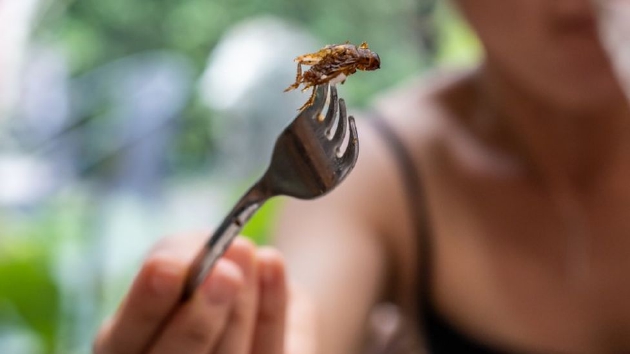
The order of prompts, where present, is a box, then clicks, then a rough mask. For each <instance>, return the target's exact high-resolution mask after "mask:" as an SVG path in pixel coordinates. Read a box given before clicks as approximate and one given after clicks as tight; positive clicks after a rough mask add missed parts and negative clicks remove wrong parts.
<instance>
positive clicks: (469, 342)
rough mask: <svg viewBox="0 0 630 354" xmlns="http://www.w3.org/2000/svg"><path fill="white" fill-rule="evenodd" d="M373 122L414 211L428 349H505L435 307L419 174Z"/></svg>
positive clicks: (493, 352) (492, 352)
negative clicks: (470, 332)
mask: <svg viewBox="0 0 630 354" xmlns="http://www.w3.org/2000/svg"><path fill="white" fill-rule="evenodd" d="M372 122H373V125H374V126H375V127H376V130H377V132H378V133H379V134H380V135H381V136H382V138H383V139H384V141H385V142H386V143H387V145H388V147H389V149H390V150H391V152H392V154H393V156H394V157H395V159H396V161H397V164H398V166H399V168H400V172H401V177H402V178H403V183H404V186H405V190H406V192H407V195H408V201H407V202H408V205H409V208H411V210H413V211H414V212H413V213H412V215H413V223H414V225H413V226H414V230H417V231H416V232H417V237H418V245H419V248H420V249H419V253H418V256H419V262H420V264H419V265H420V274H419V276H420V277H421V278H420V281H419V282H418V284H419V289H418V298H419V299H418V301H419V306H418V309H419V313H418V318H419V324H420V327H421V328H422V329H423V333H422V336H423V337H424V342H425V343H426V346H427V350H428V352H429V353H433V354H442V353H447V354H454V353H469V354H477V353H479V354H480V353H486V354H500V353H508V352H507V351H505V350H500V349H498V348H493V347H492V346H490V345H488V344H485V343H482V342H481V341H478V340H475V338H472V337H470V336H468V335H467V334H465V333H462V332H461V331H459V330H458V329H457V328H455V327H454V326H453V325H452V324H450V323H449V322H448V321H447V320H446V319H445V318H444V317H443V316H442V315H441V314H440V313H439V312H438V311H436V308H435V306H434V302H433V301H432V299H431V284H432V281H431V277H432V270H431V269H432V262H431V260H432V252H431V250H432V247H431V232H430V218H429V212H428V209H427V203H426V195H425V191H424V188H423V186H424V184H423V182H422V176H421V175H419V174H418V173H417V169H416V166H415V164H414V162H413V159H412V158H411V155H410V154H409V151H407V149H406V148H405V145H404V143H403V142H402V140H401V139H400V137H399V136H398V135H397V134H396V132H395V131H394V130H393V129H392V128H391V127H390V126H389V125H388V124H387V123H386V121H385V120H384V119H383V118H382V117H380V116H379V115H376V114H373V119H372Z"/></svg>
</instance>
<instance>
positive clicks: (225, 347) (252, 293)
mask: <svg viewBox="0 0 630 354" xmlns="http://www.w3.org/2000/svg"><path fill="white" fill-rule="evenodd" d="M225 258H226V259H229V260H231V261H233V262H234V263H235V264H236V265H238V267H239V268H240V269H241V271H242V272H243V276H244V285H243V289H242V290H241V291H240V292H239V293H238V296H237V297H236V299H235V302H234V306H233V307H232V312H231V313H230V317H229V320H228V325H227V327H226V330H225V332H224V333H223V336H222V337H221V341H220V343H219V345H218V347H217V350H216V351H215V353H216V354H249V353H250V350H251V338H252V333H253V330H254V323H255V319H256V310H257V308H258V276H257V271H256V246H255V245H254V244H253V243H252V242H251V241H249V240H247V239H245V238H237V239H236V240H234V242H233V243H232V246H231V247H230V249H229V250H228V251H227V253H226V254H225Z"/></svg>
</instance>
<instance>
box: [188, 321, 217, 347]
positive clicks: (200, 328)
mask: <svg viewBox="0 0 630 354" xmlns="http://www.w3.org/2000/svg"><path fill="white" fill-rule="evenodd" d="M215 333H216V331H215V330H214V329H213V328H212V326H208V325H207V324H205V325H204V324H202V323H197V324H195V323H191V325H190V326H188V327H187V328H186V330H184V332H183V333H182V336H183V339H184V341H186V342H188V343H192V344H206V343H210V342H211V341H212V340H213V339H214V337H215Z"/></svg>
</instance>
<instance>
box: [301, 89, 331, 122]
mask: <svg viewBox="0 0 630 354" xmlns="http://www.w3.org/2000/svg"><path fill="white" fill-rule="evenodd" d="M327 96H328V85H319V86H317V88H316V89H315V101H314V102H313V104H311V105H309V106H308V107H306V108H304V110H303V111H302V112H300V114H299V116H298V117H306V118H309V119H316V118H317V117H319V115H320V114H321V113H322V110H323V109H324V105H325V104H326V98H327Z"/></svg>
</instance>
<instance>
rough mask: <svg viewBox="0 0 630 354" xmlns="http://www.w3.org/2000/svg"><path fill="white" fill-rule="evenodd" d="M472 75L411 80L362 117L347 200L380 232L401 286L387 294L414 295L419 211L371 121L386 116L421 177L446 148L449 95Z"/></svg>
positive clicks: (385, 138) (386, 142) (451, 114)
mask: <svg viewBox="0 0 630 354" xmlns="http://www.w3.org/2000/svg"><path fill="white" fill-rule="evenodd" d="M470 75H471V73H470V72H464V73H437V74H434V75H431V76H429V77H422V78H417V79H414V80H413V81H411V82H409V83H408V84H406V85H403V86H401V87H398V88H396V89H394V90H392V91H389V92H386V93H384V94H382V95H381V96H379V97H378V98H377V99H376V100H375V103H374V108H373V110H372V111H369V112H366V113H365V115H364V116H362V117H361V119H360V125H359V128H360V132H359V134H360V143H361V153H360V157H359V162H358V163H357V167H356V171H355V172H353V175H352V176H351V177H349V181H348V185H347V186H346V188H347V190H348V193H349V195H352V196H356V197H351V199H354V200H356V202H357V204H358V205H360V208H359V209H360V213H361V214H360V215H359V217H360V218H361V219H363V220H370V223H371V224H372V228H373V229H374V230H376V232H377V234H378V235H380V239H381V242H382V244H383V247H384V249H385V250H387V252H388V258H389V259H390V262H389V267H390V269H389V272H388V273H389V274H390V275H392V278H393V279H395V280H394V281H395V282H397V283H398V284H395V287H396V288H399V289H400V296H396V294H390V295H393V296H396V297H398V298H399V300H400V298H401V297H405V296H409V295H410V294H415V291H414V289H415V288H414V286H415V285H414V281H415V279H417V271H418V267H419V264H417V259H418V254H417V253H418V250H419V245H418V244H417V243H418V239H417V237H418V230H417V229H415V228H414V226H417V225H415V224H414V221H413V220H414V219H415V218H416V217H417V216H418V215H416V213H417V212H418V210H411V208H410V207H411V204H410V199H411V198H415V197H418V198H421V196H411V195H410V192H412V191H410V190H409V186H407V185H406V184H405V182H404V175H403V174H404V173H405V172H404V167H403V166H401V164H402V163H404V162H403V161H400V160H399V159H398V157H396V153H395V152H394V149H393V146H392V144H391V143H392V142H391V141H389V140H390V139H391V137H388V136H387V135H386V134H383V133H382V132H381V131H379V128H378V125H376V124H374V123H373V120H374V119H381V120H383V121H385V123H386V125H387V126H388V127H390V128H391V130H392V131H393V133H394V134H395V136H396V137H395V138H396V139H398V140H399V141H400V143H402V146H403V148H404V149H405V151H406V152H407V153H408V157H409V158H410V160H411V161H410V163H411V164H412V166H408V167H411V168H412V169H415V171H416V172H417V175H418V176H422V172H423V171H422V168H421V166H423V165H427V160H428V159H434V158H435V157H436V156H441V155H442V154H444V153H445V152H444V150H445V146H446V145H447V144H448V141H449V138H450V136H451V135H452V131H453V130H454V128H453V127H454V125H456V124H459V123H458V121H457V120H458V119H459V118H457V117H454V116H455V115H456V113H455V112H454V110H456V108H454V107H453V106H452V99H451V98H452V96H453V95H455V96H457V95H459V94H460V91H461V90H465V89H464V88H463V87H464V86H466V82H467V81H468V79H469V77H470ZM421 178H422V177H421ZM418 182H419V183H422V182H423V181H422V180H419V181H418ZM400 301H413V299H406V300H405V299H402V300H400Z"/></svg>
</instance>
